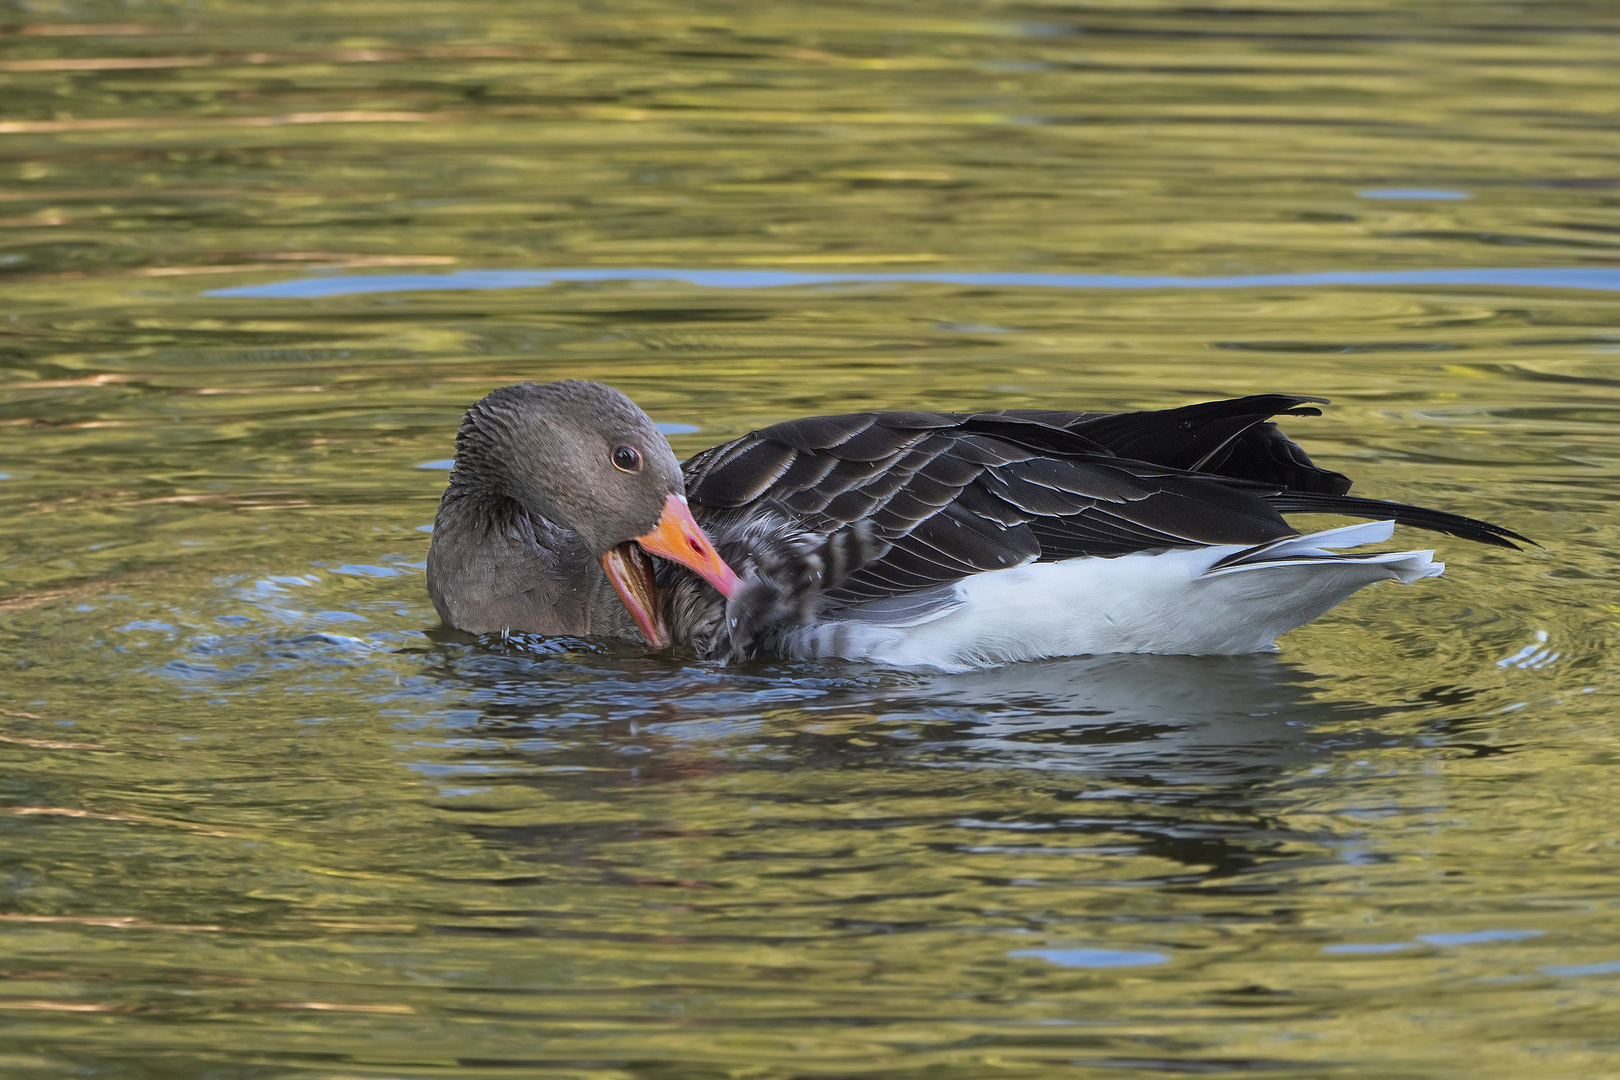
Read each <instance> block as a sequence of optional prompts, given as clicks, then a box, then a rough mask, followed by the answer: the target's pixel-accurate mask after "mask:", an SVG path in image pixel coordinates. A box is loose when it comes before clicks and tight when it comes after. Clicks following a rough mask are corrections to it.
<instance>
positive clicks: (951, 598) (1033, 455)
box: [427, 381, 1529, 670]
mask: <svg viewBox="0 0 1620 1080" xmlns="http://www.w3.org/2000/svg"><path fill="white" fill-rule="evenodd" d="M1312 403H1317V404H1320V403H1323V402H1322V399H1319V398H1308V397H1298V396H1293V395H1286V394H1262V395H1256V396H1253V397H1245V398H1237V399H1233V400H1227V401H1211V402H1205V403H1203V404H1198V405H1189V406H1185V407H1183V408H1178V409H1166V410H1160V411H1154V412H1135V413H1119V414H1105V413H1078V412H1060V411H1051V410H1027V409H1026V410H1005V411H1000V412H982V413H967V414H955V413H932V412H868V413H853V414H850V415H845V416H817V417H808V418H805V419H801V420H790V421H787V422H785V423H781V424H776V425H774V426H772V427H768V428H765V429H763V430H760V431H755V432H751V433H750V434H748V435H745V436H743V437H742V438H740V439H735V440H733V441H731V442H728V443H725V444H723V445H720V446H716V447H713V448H712V449H709V450H705V451H703V452H702V453H700V454H698V455H696V456H695V457H693V458H692V459H690V460H689V461H687V462H686V463H685V464H684V465H680V464H677V462H676V459H675V456H674V454H673V453H672V452H671V450H670V448H669V444H668V443H667V442H666V441H665V440H664V438H663V436H662V435H660V434H659V432H658V430H657V428H656V426H654V424H653V423H652V421H651V420H650V419H648V418H647V416H646V415H645V414H644V413H643V412H642V411H641V410H640V409H638V408H636V406H635V405H634V404H633V403H632V402H631V401H630V400H629V399H628V398H626V397H625V396H624V395H622V394H620V393H619V392H618V391H616V390H613V389H611V388H609V387H606V386H602V385H600V384H597V383H587V382H575V381H566V382H557V383H549V384H546V385H535V384H533V383H522V384H519V385H516V386H507V387H502V388H500V389H498V390H495V391H494V392H492V393H491V394H490V395H489V396H488V397H486V398H484V399H483V400H482V401H480V402H478V403H477V404H475V405H474V406H472V408H470V409H469V410H468V411H467V414H466V416H465V418H464V419H463V421H462V424H461V428H460V431H459V432H458V434H457V437H456V457H455V465H454V468H453V470H452V471H451V474H450V486H449V487H448V488H447V489H446V491H445V493H444V496H443V498H442V500H441V502H440V504H439V513H438V517H437V519H436V521H435V523H434V529H433V543H432V548H431V550H430V552H429V555H428V564H427V578H428V592H429V594H430V596H431V597H432V599H433V604H434V607H435V608H436V609H437V610H438V612H439V615H440V617H441V618H442V619H443V620H444V621H445V622H446V623H447V624H449V625H450V626H454V627H457V628H460V629H462V630H467V631H471V632H474V633H490V632H500V633H505V632H527V633H538V634H547V635H556V634H572V635H601V636H610V637H619V638H629V639H639V640H644V641H645V642H646V643H647V644H648V645H650V646H652V647H654V648H662V647H664V646H666V645H669V644H672V643H675V644H684V645H688V646H691V647H693V648H694V649H695V650H696V651H697V652H698V654H699V655H700V656H704V657H711V658H729V659H741V658H747V657H752V656H762V655H774V656H786V657H791V658H801V659H809V658H815V657H841V658H845V659H853V660H871V661H878V662H884V663H891V664H902V665H927V666H933V667H936V668H941V669H945V670H960V669H966V668H971V667H977V666H985V665H991V664H998V663H1004V662H1008V661H1014V660H1025V659H1033V658H1036V657H1045V656H1069V655H1080V654H1088V653H1111V652H1138V653H1193V654H1196V653H1243V652H1255V651H1260V650H1264V649H1268V648H1271V647H1273V642H1274V641H1275V639H1276V638H1277V637H1278V636H1279V635H1280V634H1282V633H1284V632H1286V631H1288V630H1291V629H1293V628H1294V627H1296V626H1300V625H1302V624H1304V623H1306V622H1309V621H1310V620H1312V619H1315V618H1316V617H1317V616H1319V615H1321V614H1323V613H1324V612H1326V611H1327V610H1328V609H1329V608H1331V607H1333V606H1334V605H1335V604H1337V603H1339V602H1340V601H1341V600H1343V599H1345V598H1346V597H1348V596H1350V595H1351V594H1352V593H1354V592H1356V591H1357V590H1358V589H1361V588H1362V587H1364V586H1366V585H1370V584H1372V583H1373V582H1376V581H1384V580H1394V581H1400V582H1402V583H1411V582H1414V581H1417V580H1419V579H1421V578H1426V577H1434V576H1437V575H1439V574H1440V572H1441V571H1442V570H1443V569H1444V564H1443V563H1438V562H1435V561H1434V559H1433V555H1434V553H1433V552H1432V551H1372V552H1347V551H1343V550H1342V549H1347V548H1355V547H1359V546H1361V545H1364V544H1369V543H1377V542H1381V541H1384V540H1388V539H1389V538H1390V536H1391V535H1392V534H1393V531H1394V524H1395V523H1396V522H1399V523H1402V524H1406V525H1413V526H1416V527H1418V528H1422V529H1428V530H1431V531H1433V532H1439V533H1446V534H1449V535H1452V536H1459V537H1464V538H1467V539H1469V540H1475V541H1478V542H1480V543H1484V544H1492V545H1495V546H1498V547H1507V548H1515V549H1516V548H1517V547H1518V545H1517V544H1515V543H1514V541H1516V540H1518V541H1525V542H1529V541H1528V540H1526V538H1525V537H1523V536H1520V535H1519V534H1518V533H1516V532H1513V531H1511V530H1509V529H1505V528H1502V527H1501V526H1498V525H1492V524H1490V523H1488V522H1483V521H1476V520H1474V519H1471V518H1466V517H1460V516H1458V515H1455V514H1450V513H1446V512H1444V511H1440V510H1430V509H1425V508H1423V507H1419V506H1407V505H1402V504H1400V503H1392V502H1383V501H1380V500H1375V499H1363V498H1357V497H1354V496H1350V495H1348V494H1346V492H1347V491H1348V490H1349V488H1350V481H1349V480H1348V479H1347V478H1346V477H1345V476H1343V475H1342V474H1340V473H1336V472H1330V471H1328V470H1326V469H1321V468H1318V467H1317V466H1316V465H1314V464H1313V463H1312V462H1311V460H1310V458H1309V457H1307V456H1306V454H1305V452H1304V451H1303V450H1301V449H1300V448H1299V447H1298V446H1297V445H1296V444H1295V443H1293V442H1292V441H1291V440H1290V439H1289V438H1288V437H1287V436H1285V435H1284V434H1283V433H1282V432H1281V431H1280V430H1279V429H1278V428H1277V426H1276V424H1275V423H1273V422H1272V418H1273V417H1275V416H1281V415H1287V416H1315V415H1320V410H1319V409H1316V408H1314V407H1313V405H1312ZM1285 513H1331V514H1342V515H1348V516H1353V517H1361V518H1366V519H1371V520H1368V521H1365V522H1363V523H1361V524H1357V525H1350V526H1345V527H1341V528H1335V529H1329V530H1326V531H1323V532H1315V533H1310V534H1304V535H1302V534H1301V533H1299V532H1298V530H1296V529H1294V528H1293V527H1292V526H1290V525H1289V524H1288V523H1287V521H1285V520H1284V518H1283V515H1284V514H1285ZM649 556H653V557H656V558H652V557H649ZM733 567H736V568H737V571H740V573H739V572H737V571H734V570H733Z"/></svg>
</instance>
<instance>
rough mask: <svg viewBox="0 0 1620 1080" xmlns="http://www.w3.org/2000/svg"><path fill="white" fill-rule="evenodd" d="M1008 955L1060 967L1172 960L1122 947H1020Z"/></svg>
mask: <svg viewBox="0 0 1620 1080" xmlns="http://www.w3.org/2000/svg"><path fill="white" fill-rule="evenodd" d="M1007 955H1008V956H1014V957H1020V956H1029V957H1033V958H1035V959H1037V960H1045V961H1046V962H1047V963H1049V964H1057V965H1058V966H1059V967H1086V968H1110V967H1142V966H1144V965H1147V964H1164V963H1168V962H1169V961H1170V958H1169V957H1168V956H1166V955H1165V954H1164V953H1157V952H1125V951H1124V950H1122V949H1018V950H1015V951H1013V952H1010V953H1008V954H1007Z"/></svg>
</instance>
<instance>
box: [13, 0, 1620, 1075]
mask: <svg viewBox="0 0 1620 1080" xmlns="http://www.w3.org/2000/svg"><path fill="white" fill-rule="evenodd" d="M10 10H11V13H10V14H8V15H4V16H0V672H3V675H0V759H3V761H4V765H5V767H4V769H3V771H0V777H3V779H0V828H3V829H4V832H5V839H4V842H3V843H0V859H3V861H4V862H3V872H0V1073H3V1074H4V1075H5V1076H7V1077H19V1078H27V1080H33V1078H47V1077H50V1078H55V1077H83V1076H92V1077H112V1078H120V1080H122V1078H126V1077H127V1078H140V1080H146V1078H152V1077H186V1078H190V1077H197V1078H203V1077H207V1078H210V1080H220V1078H225V1080H262V1078H268V1077H275V1078H281V1077H288V1078H321V1080H339V1078H354V1077H368V1078H369V1077H374V1078H389V1080H397V1078H403V1077H438V1076H442V1077H450V1076H454V1077H458V1078H460V1077H514V1076H521V1077H571V1078H574V1077H577V1078H585V1077H590V1078H593V1080H595V1078H641V1077H658V1078H665V1077H667V1078H683V1080H684V1078H692V1080H698V1078H705V1080H706V1078H711V1077H747V1078H751V1080H752V1078H784V1080H785V1078H810V1077H830V1076H840V1077H842V1076H870V1077H883V1078H896V1080H897V1078H907V1077H916V1078H922V1077H928V1078H930V1080H937V1078H946V1077H949V1078H961V1080H984V1078H987V1077H997V1076H1030V1077H1036V1076H1038V1077H1048V1076H1071V1075H1072V1076H1087V1077H1090V1076H1097V1077H1105V1076H1120V1075H1133V1074H1141V1075H1167V1074H1175V1075H1180V1074H1185V1073H1188V1072H1193V1073H1210V1074H1216V1075H1248V1074H1251V1073H1254V1074H1261V1073H1264V1074H1266V1075H1278V1076H1285V1077H1286V1076H1297V1077H1302V1078H1303V1077H1320V1076H1331V1075H1352V1076H1369V1077H1380V1078H1392V1077H1435V1078H1441V1077H1454V1076H1457V1075H1459V1074H1462V1073H1464V1072H1466V1073H1467V1074H1468V1075H1470V1076H1477V1077H1481V1078H1486V1077H1502V1078H1504V1080H1507V1078H1512V1080H1519V1078H1522V1077H1526V1076H1561V1077H1562V1076H1568V1077H1589V1076H1601V1075H1607V1074H1608V1073H1611V1072H1613V1071H1614V1063H1615V1061H1616V1060H1617V1059H1620V1057H1617V1055H1620V1035H1617V1032H1620V923H1617V921H1616V905H1617V900H1616V897H1617V895H1620V894H1617V891H1616V875H1617V872H1620V826H1617V825H1616V824H1615V814H1614V810H1613V808H1614V806H1615V805H1616V804H1617V801H1620V784H1617V781H1616V779H1615V773H1614V771H1613V770H1614V767H1615V764H1616V761H1617V754H1620V723H1617V721H1616V719H1615V717H1614V711H1613V707H1614V702H1615V697H1616V692H1617V690H1620V675H1617V673H1616V670H1615V665H1614V663H1613V661H1612V659H1611V645H1612V643H1613V641H1614V638H1615V626H1616V620H1617V617H1620V594H1617V591H1616V589H1615V587H1614V576H1615V573H1616V565H1615V555H1614V552H1615V551H1616V547H1617V545H1616V540H1617V536H1616V531H1617V530H1616V525H1615V521H1614V517H1613V514H1612V511H1611V509H1610V508H1611V506H1612V503H1613V500H1614V497H1615V495H1616V494H1617V492H1620V476H1617V466H1620V453H1617V451H1616V449H1615V448H1616V446H1617V445H1620V442H1617V436H1620V411H1617V408H1620V367H1617V363H1616V356H1617V352H1620V296H1617V294H1616V277H1615V275H1616V273H1617V270H1616V261H1615V260H1616V254H1617V245H1620V197H1617V190H1620V149H1617V144H1616V143H1615V139H1614V126H1613V103H1614V101H1615V99H1616V98H1615V94H1616V92H1617V90H1620V87H1617V85H1616V81H1617V76H1616V70H1617V69H1616V67H1615V65H1614V48H1615V45H1616V41H1617V36H1620V20H1616V19H1615V17H1614V13H1613V11H1612V10H1610V8H1609V7H1608V6H1605V5H1598V4H1582V3H1558V2H1554V3H1545V4H1537V5H1533V6H1521V7H1512V6H1480V5H1449V4H1439V3H1419V4H1411V3H1407V4H1399V5H1396V4H1385V3H1378V2H1373V0H1367V2H1360V3H1342V4H1337V5H1331V6H1323V5H1314V6H1312V9H1311V10H1309V11H1305V10H1295V9H1284V8H1275V9H1271V8H1264V7H1250V8H1219V7H1216V8H1203V9H1193V8H1185V7H1175V6H1171V5H1161V4H1152V3H1142V4H1117V5H1100V6H1092V7H1084V8H1080V7H1064V6H1054V5H1036V4H1015V3H992V2H979V0H972V2H965V3H959V4H952V5H946V6H940V5H905V4H883V5H871V4H862V5H842V4H817V5H796V4H782V3H764V4H755V5H751V6H748V7H746V8H743V7H737V6H735V5H718V4H696V5H679V6H676V5H663V4H659V3H656V2H650V0H649V2H638V3H626V4H590V5H557V4H538V5H536V4H533V3H527V4H517V3H504V2H498V0H497V2H483V3H477V4H473V3H467V2H457V0H451V2H442V0H441V2H437V3H434V4H426V3H411V2H407V0H374V2H366V3H344V4H330V3H327V4H290V5H289V4H281V5H271V6H265V5H248V4H243V3H240V2H238V0H219V2H216V3H211V4H209V5H205V6H197V5H189V4H188V5H181V4H164V3H134V4H117V5H114V4H98V3H94V2H88V0H87V2H84V3H75V4H47V5H30V6H27V7H22V6H14V9H10ZM562 377H578V378H595V379H601V380H604V381H607V382H610V383H612V384H613V385H615V386H618V387H620V388H621V389H623V390H625V391H626V392H628V393H629V394H631V395H632V396H633V397H635V398H636V400H637V401H639V402H640V403H642V404H643V405H644V406H645V407H646V408H647V410H648V411H649V412H650V413H651V414H652V416H653V417H654V419H655V420H657V421H659V422H660V424H662V425H663V426H664V430H665V431H666V432H668V433H670V438H671V440H672V442H673V444H674V445H675V447H676V449H677V451H678V452H680V453H681V454H683V455H684V454H687V453H691V452H695V451H696V450H699V449H701V448H703V447H705V446H708V445H711V444H712V443H713V442H715V441H719V440H722V439H725V438H728V437H731V436H734V435H737V434H740V433H742V432H745V431H747V430H749V429H750V428H753V427H757V426H760V425H763V424H767V423H770V422H773V421H776V420H780V419H784V418H787V417H792V416H797V415H802V414H804V413H808V412H818V411H837V410H848V409H859V408H872V407H890V406H893V407H915V406H925V407H929V408H936V409H969V408H1008V407H1031V406H1034V407H1040V406H1046V407H1084V408H1092V409H1128V408H1145V407H1160V406H1170V405H1177V404H1183V403H1186V402H1190V401H1195V400H1200V399H1204V398H1209V397H1215V396H1220V395H1232V394H1242V393H1251V392H1258V391H1271V390H1276V391H1287V392H1294V393H1305V394H1313V395H1319V396H1324V397H1329V398H1332V399H1333V405H1332V407H1331V408H1330V409H1329V410H1328V411H1327V413H1326V415H1324V416H1323V417H1321V418H1316V419H1308V418H1299V419H1291V420H1289V421H1288V430H1289V431H1290V432H1291V433H1292V434H1294V435H1295V436H1296V437H1297V438H1299V439H1300V441H1301V442H1303V443H1304V444H1305V445H1306V446H1307V447H1308V448H1309V450H1310V451H1311V453H1312V454H1313V455H1314V456H1315V457H1316V459H1317V460H1318V461H1320V462H1322V463H1323V464H1325V465H1327V466H1328V467H1330V468H1335V469H1340V470H1343V471H1345V472H1348V473H1350V474H1352V475H1353V476H1354V477H1355V478H1356V479H1357V490H1358V492H1360V493H1363V494H1367V495H1371V496H1376V497H1388V498H1396V499H1404V500H1408V501H1417V502H1423V503H1427V504H1431V505H1435V506H1440V507H1443V508H1445V509H1449V510H1453V511H1457V512H1460V513H1464V514H1470V515H1474V516H1480V517H1488V518H1490V519H1492V520H1495V521H1498V522H1501V523H1502V524H1504V525H1507V526H1509V527H1511V528H1514V529H1517V530H1519V531H1521V532H1524V533H1526V534H1527V535H1530V536H1533V537H1535V538H1536V539H1538V540H1539V541H1540V542H1541V544H1542V547H1541V548H1540V549H1535V550H1530V551H1526V552H1523V553H1513V552H1506V551H1499V550H1495V549H1488V548H1483V547H1479V546H1475V545H1468V544H1465V543H1463V542H1461V541H1455V540H1451V539H1448V538H1442V537H1430V536H1428V535H1425V534H1410V535H1408V536H1407V537H1406V539H1407V540H1408V541H1409V542H1410V543H1411V544H1413V545H1414V546H1427V545H1430V544H1432V545H1434V546H1436V547H1437V548H1439V549H1440V552H1441V557H1442V558H1444V559H1445V561H1446V563H1447V571H1446V575H1445V576H1444V577H1443V578H1442V579H1440V580H1438V581H1430V582H1424V583H1421V584H1419V585H1416V586H1413V587H1411V588H1399V587H1396V586H1394V585H1384V586H1380V587H1378V588H1375V589H1371V590H1368V591H1366V592H1365V593H1363V594H1361V595H1359V596H1358V597H1356V598H1354V599H1353V600H1351V601H1350V602H1348V603H1346V604H1344V605H1343V606H1341V607H1340V608H1339V609H1338V610H1337V611H1335V612H1334V613H1333V614H1331V615H1330V616H1329V617H1327V618H1325V619H1323V620H1321V621H1320V622H1318V623H1316V624H1314V625H1312V626H1310V627H1307V628H1304V629H1301V630H1299V631H1297V632H1295V633H1293V634H1291V635H1289V636H1288V637H1286V638H1285V639H1284V640H1283V642H1282V648H1281V650H1280V651H1279V652H1278V653H1276V654H1272V655H1262V656H1246V657H1208V658H1185V657H1182V658H1177V657H1157V658H1156V657H1093V658H1085V657H1083V658H1076V659H1070V660H1060V661H1050V662H1044V663H1035V664H1026V665H1018V666H1013V667H1008V668H1003V669H997V670H992V671H985V672H979V673H973V674H967V675H941V674H934V673H929V672H926V671H912V670H892V669H880V668H873V667H865V666H859V665H843V664H817V665H799V664H757V665H747V666H743V667H736V668H720V667H715V666H712V665H706V664H700V663H698V662H696V661H695V660H693V659H692V658H691V657H690V656H686V655H682V654H680V653H679V652H671V653H667V654H661V655H646V654H644V653H642V652H641V651H639V650H637V649H634V648H630V647H628V646H623V645H617V644H604V643H601V642H589V641H579V640H571V639H564V640H541V639H521V640H513V641H508V642H500V641H477V640H472V639H469V638H466V637H463V636H460V635H457V634H454V633H446V632H444V631H441V630H439V629H437V628H436V626H435V623H436V619H435V617H434V615H433V612H432V609H431V607H430V606H429V604H428V602H427V599H426V596H425V594H424V591H423V582H422V563H423V559H424V557H425V555H426V551H427V547H428V542H429V536H428V533H427V532H426V531H425V527H426V526H428V524H429V523H430V522H431V521H432V516H433V511H434V506H435V503H436V500H437V498H438V493H439V491H440V490H441V489H442V487H443V483H444V472H443V469H442V464H443V462H444V461H445V459H447V458H448V457H449V456H450V454H451V452H452V436H453V432H454V428H455V424H456V421H457V418H458V417H459V414H460V412H461V410H462V409H464V408H465V407H466V405H467V404H468V403H470V402H471V401H473V400H475V399H476V398H478V397H479V396H480V395H482V394H483V393H485V392H486V391H487V390H488V389H490V388H492V387H494V386H497V385H500V384H502V383H505V382H510V381H515V380H518V379H534V380H545V379H552V378H562Z"/></svg>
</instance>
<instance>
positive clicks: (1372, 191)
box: [1356, 188, 1473, 202]
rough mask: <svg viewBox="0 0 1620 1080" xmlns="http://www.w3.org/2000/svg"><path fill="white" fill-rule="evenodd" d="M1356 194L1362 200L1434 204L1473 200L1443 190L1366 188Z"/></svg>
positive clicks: (1470, 196)
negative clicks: (1402, 200) (1421, 200)
mask: <svg viewBox="0 0 1620 1080" xmlns="http://www.w3.org/2000/svg"><path fill="white" fill-rule="evenodd" d="M1356 194H1357V195H1359V196H1360V197H1361V198H1363V199H1427V200H1432V201H1435V202H1454V201H1456V200H1458V199H1472V198H1473V196H1472V195H1470V194H1468V192H1466V191H1447V190H1445V189H1444V188H1368V189H1367V190H1366V191H1358V192H1356Z"/></svg>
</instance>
